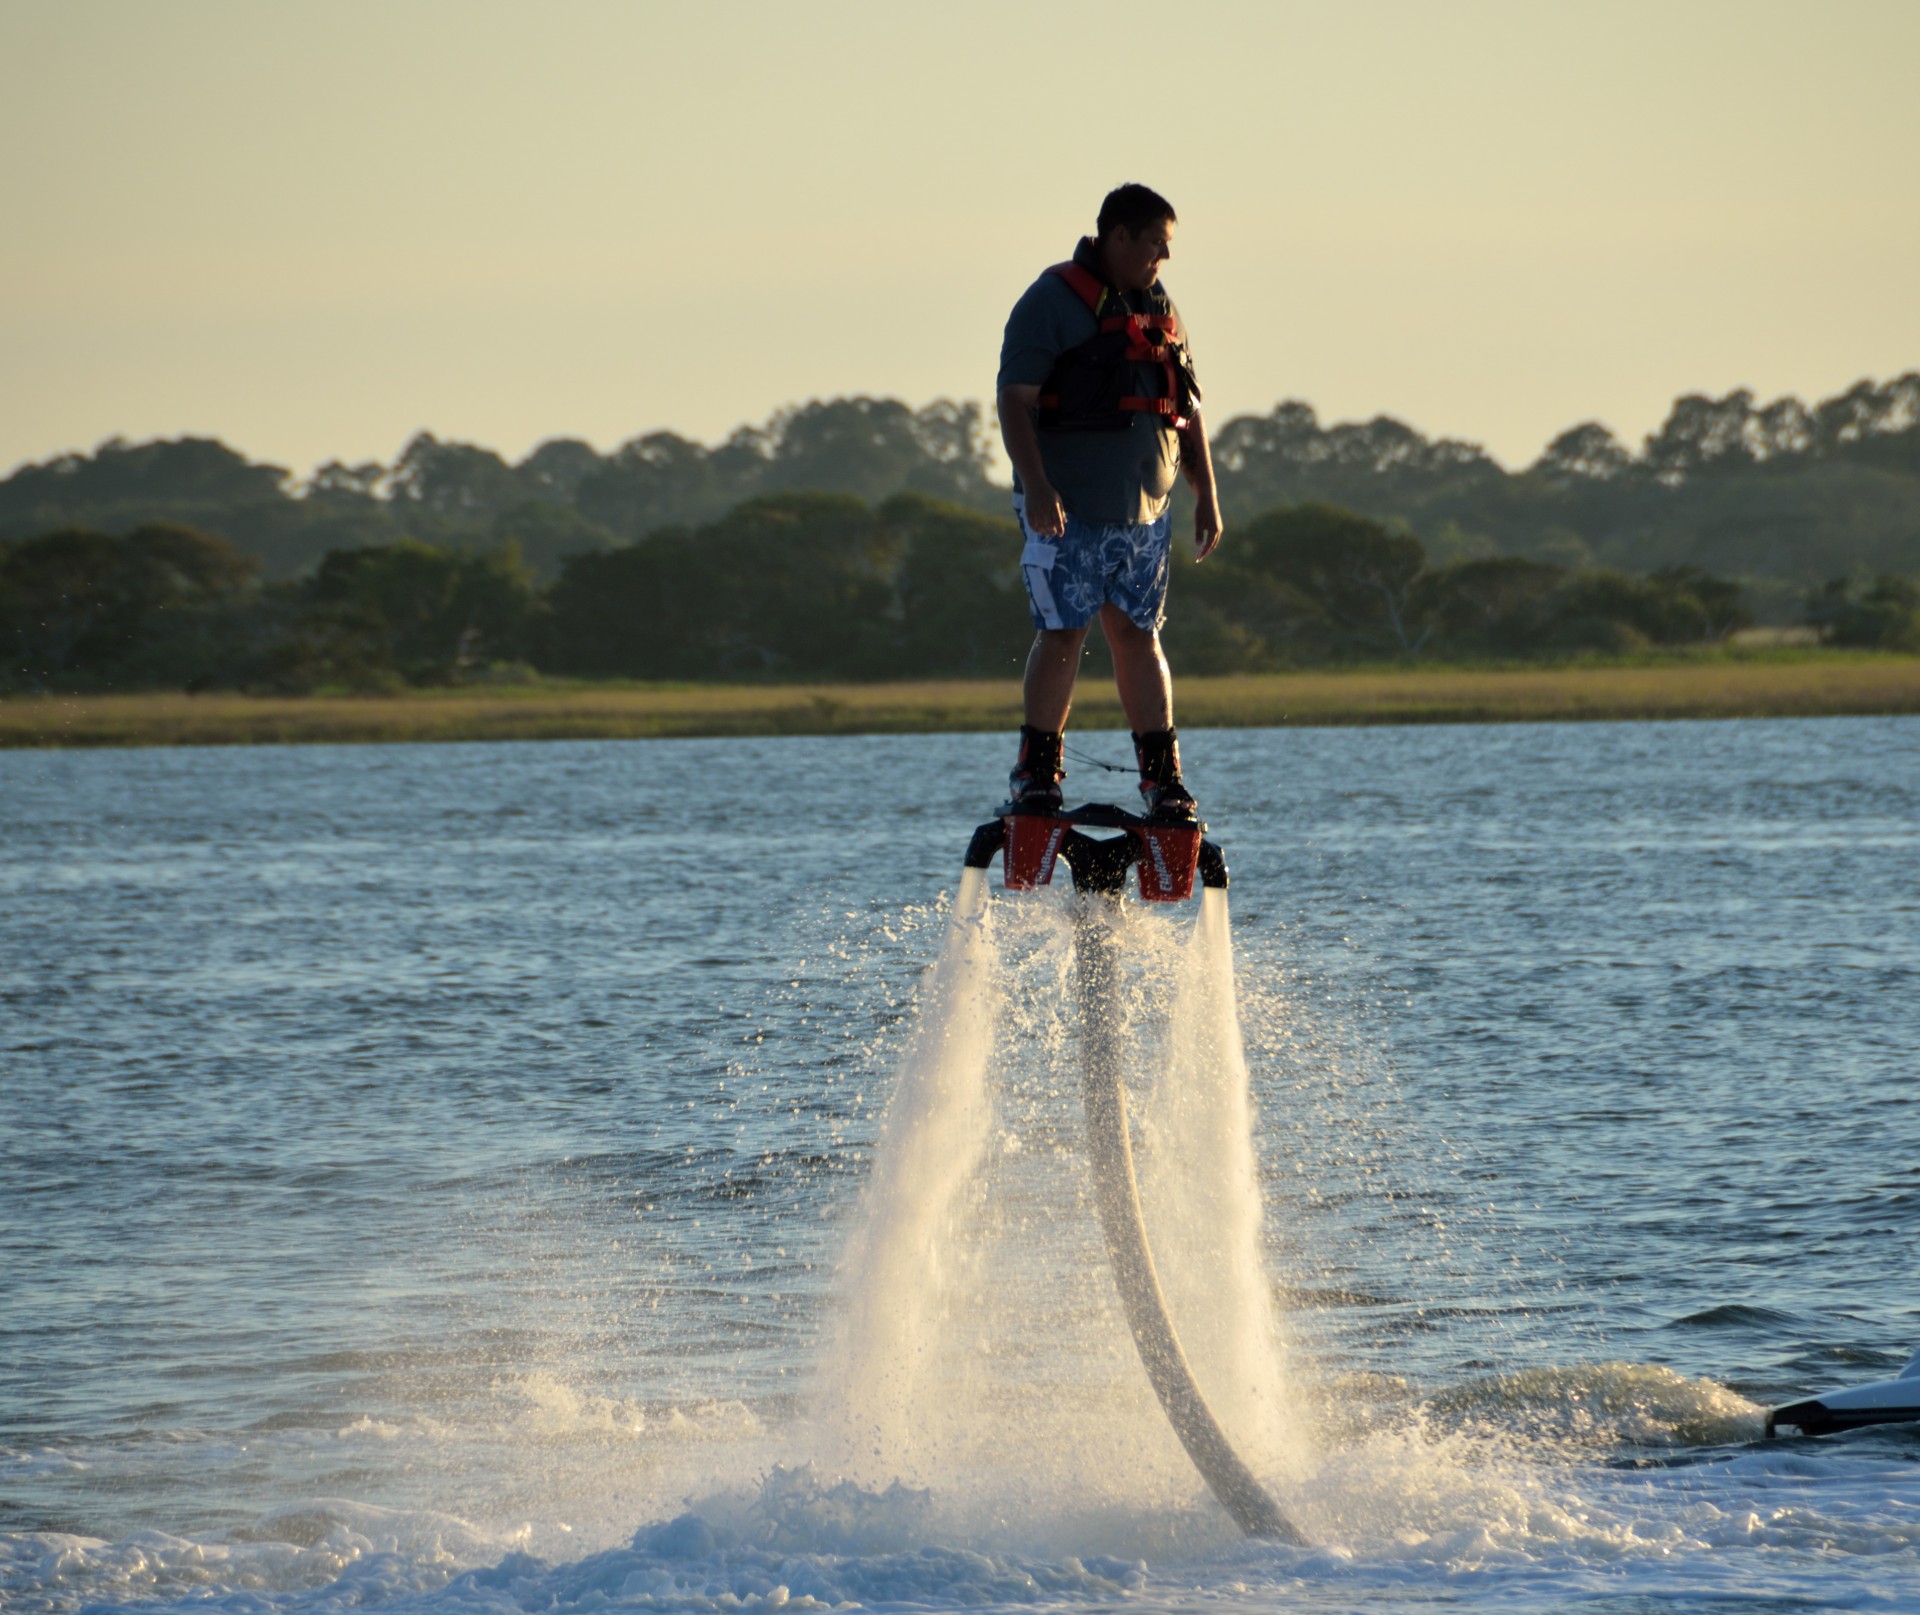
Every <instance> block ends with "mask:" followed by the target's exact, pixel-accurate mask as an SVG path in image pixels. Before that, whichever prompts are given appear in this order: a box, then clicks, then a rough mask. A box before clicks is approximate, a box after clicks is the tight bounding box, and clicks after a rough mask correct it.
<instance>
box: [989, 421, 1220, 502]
mask: <svg viewBox="0 0 1920 1615" xmlns="http://www.w3.org/2000/svg"><path fill="white" fill-rule="evenodd" d="M1039 402H1040V389H1039V388H1038V387H1037V386H1034V387H1025V386H1008V387H1002V388H1001V389H1000V441H1001V442H1002V443H1004V444H1006V446H1007V458H1008V459H1009V460H1011V461H1012V462H1013V469H1014V470H1016V471H1018V472H1019V473H1020V488H1021V491H1022V492H1023V493H1024V494H1025V495H1026V500H1027V526H1029V527H1030V528H1032V529H1033V531H1034V532H1036V533H1045V534H1047V535H1048V536H1049V537H1052V538H1058V537H1059V536H1060V535H1061V534H1062V533H1064V532H1065V531H1066V530H1067V513H1066V511H1065V510H1063V509H1062V508H1061V505H1060V496H1059V494H1057V493H1055V492H1054V491H1053V484H1052V483H1051V482H1049V481H1047V468H1046V464H1045V462H1043V461H1042V460H1041V458H1040V434H1039V433H1038V432H1037V431H1035V430H1034V425H1033V412H1034V410H1035V408H1036V407H1037V406H1038V405H1039ZM1202 452H1203V453H1204V452H1205V448H1204V444H1203V445H1202ZM1207 475H1208V479H1209V480H1211V479H1212V475H1213V473H1212V470H1211V468H1209V470H1208V473H1207Z"/></svg>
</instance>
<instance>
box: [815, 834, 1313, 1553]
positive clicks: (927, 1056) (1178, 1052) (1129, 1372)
mask: <svg viewBox="0 0 1920 1615" xmlns="http://www.w3.org/2000/svg"><path fill="white" fill-rule="evenodd" d="M1076 901H1079V900H1076V899H1066V900H1061V899H1056V898H1051V897H1046V896H1042V897H1037V898H1024V899H1016V900H1013V901H1004V902H999V903H990V902H989V901H988V895H987V891H986V886H985V875H984V872H982V871H978V870H969V871H967V872H966V875H965V879H964V881H963V884H962V887H961V891H960V895H959V898H958V900H957V902H956V905H955V914H954V919H953V924H952V927H951V930H950V933H949V936H948V938H947V943H946V949H945V952H944V954H943V956H942V958H941V960H940V963H939V964H938V966H937V967H936V969H935V971H934V972H933V974H932V976H931V978H930V980H929V983H928V987H927V990H926V994H925V997H924V998H923V1001H922V1005H921V1014H920V1021H919V1025H918V1027H917V1030H916V1032H915V1035H914V1037H913V1040H912V1043H911V1046H910V1048H909V1050H908V1052H907V1055H906V1058H905V1059H904V1061H903V1062H902V1065H901V1067H900V1072H899V1077H898V1084H897V1088H896V1091H895V1096H894V1099H893V1103H892V1106H891V1108H890V1110H889V1112H888V1117H887V1123H886V1127H885V1130H884V1133H883V1135H882V1138H881V1141H880V1146H879V1151H878V1154H877V1156H876V1160H875V1167H874V1174H873V1178H872V1180H871V1182H870V1184H869V1187H868V1190H867V1194H866V1197H865V1201H864V1203H863V1207H862V1216H861V1220H860V1224H859V1228H858V1232H857V1233H856V1236H855V1238H854V1240H853V1241H852V1243H851V1245H850V1247H849V1253H848V1259H847V1262H846V1265H845V1268H844V1270H843V1273H842V1281H841V1291H842V1302H843V1307H842V1317H843V1319H844V1323H845V1327H844V1328H843V1330H842V1332H841V1335H840V1343H839V1350H838V1352H837V1353H836V1357H835V1360H834V1362H833V1363H831V1364H830V1365H829V1368H828V1372H827V1375H826V1385H825V1395H824V1397H823V1401H822V1413H823V1418H822V1422H821V1426H820V1434H821V1437H822V1439H823V1446H824V1451H823V1456H826V1457H828V1459H829V1461H830V1462H833V1463H834V1464H835V1466H836V1467H837V1468H839V1469H840V1470H841V1471H842V1472H844V1473H847V1474H850V1475H852V1476H855V1477H856V1478H859V1479H861V1480H863V1481H864V1482H867V1483H869V1484H886V1483H888V1482H890V1481H892V1480H895V1479H900V1480H904V1481H906V1482H908V1483H909V1484H914V1485H920V1486H926V1487H929V1488H930V1489H932V1490H933V1491H934V1492H935V1494H936V1496H937V1497H938V1498H940V1499H941V1501H942V1502H943V1504H944V1505H945V1506H946V1507H948V1508H952V1509H955V1510H957V1511H958V1512H959V1513H961V1514H963V1515H965V1516H967V1517H969V1518H971V1519H973V1520H974V1521H976V1522H978V1523H980V1524H998V1525H1001V1526H1013V1527H1015V1528H1016V1534H1020V1533H1021V1532H1022V1531H1024V1532H1025V1533H1027V1534H1031V1533H1032V1532H1034V1531H1042V1530H1043V1521H1044V1520H1045V1519H1049V1518H1050V1519H1053V1520H1056V1521H1058V1520H1063V1519H1066V1518H1072V1519H1075V1520H1077V1521H1079V1522H1081V1524H1082V1525H1083V1526H1084V1524H1085V1523H1086V1522H1087V1521H1088V1520H1090V1519H1093V1518H1096V1517H1098V1518H1106V1519H1109V1520H1129V1521H1132V1522H1135V1523H1136V1524H1137V1523H1138V1522H1139V1521H1141V1520H1142V1519H1143V1518H1146V1517H1162V1516H1170V1517H1176V1518H1180V1519H1184V1520H1185V1521H1186V1522H1187V1525H1186V1530H1187V1532H1188V1533H1189V1534H1190V1533H1191V1532H1193V1531H1194V1530H1213V1529H1216V1528H1219V1527H1221V1526H1223V1524H1224V1522H1222V1521H1220V1519H1219V1517H1218V1515H1217V1513H1216V1512H1215V1511H1214V1510H1213V1507H1212V1505H1211V1504H1210V1503H1208V1502H1206V1501H1205V1499H1204V1493H1203V1491H1202V1488H1201V1484H1200V1480H1199V1477H1198V1475H1196V1473H1195V1471H1194V1468H1193V1465H1192V1463H1191V1462H1189V1459H1188V1456H1187V1454H1186V1452H1184V1451H1183V1450H1182V1448H1181V1445H1180V1442H1179V1441H1178V1440H1177V1439H1175V1436H1174V1433H1173V1431H1172V1430H1171V1429H1170V1428H1169V1425H1168V1423H1167V1419H1166V1417H1165V1415H1163V1413H1162V1410H1161V1408H1160V1406H1159V1405H1158V1404H1157V1403H1156V1401H1155V1398H1154V1394H1153V1390H1152V1388H1151V1387H1150V1385H1149V1383H1148V1378H1147V1375H1146V1374H1145V1373H1143V1372H1142V1363H1141V1358H1140V1356H1139V1354H1138V1353H1137V1352H1136V1349H1135V1345H1134V1340H1133V1338H1132V1337H1130V1334H1129V1327H1128V1321H1127V1317H1126V1315H1125V1313H1124V1311H1123V1309H1122V1307H1121V1305H1120V1300H1119V1296H1118V1295H1117V1294H1116V1290H1115V1281H1114V1274H1113V1272H1112V1271H1110V1270H1109V1265H1108V1255H1107V1252H1106V1250H1105V1248H1104V1247H1103V1244H1102V1238H1101V1226H1100V1222H1099V1220H1098V1218H1097V1216H1096V1213H1095V1197H1094V1195H1093V1193H1092V1188H1091V1183H1090V1174H1089V1161H1088V1158H1087V1136H1088V1135H1087V1122H1086V1117H1085V1116H1084V1115H1083V1113H1082V1110H1081V1096H1082V1080H1081V1079H1082V1057H1083V1054H1084V1052H1085V1045H1084V1043H1083V1039H1084V1036H1085V1034H1086V1032H1087V1030H1088V1029H1087V1028H1086V1027H1084V1026H1079V1027H1076V1025H1075V1022H1076V1019H1077V1014H1076V1009H1075V1004H1074V994H1073V992H1072V990H1071V986H1070V979H1071V975H1072V970H1071V966H1072V961H1073V957H1074V946H1075V941H1074V930H1073V927H1074V920H1073V914H1074V912H1075V910H1074V907H1073V904H1074V903H1075V902H1076ZM1101 923H1106V922H1105V921H1103V922H1101ZM1112 923H1113V924H1115V925H1116V926H1117V927H1118V931H1119V933H1120V934H1119V935H1118V936H1116V938H1115V942H1116V947H1115V948H1114V950H1113V952H1112V957H1113V958H1114V959H1115V960H1117V961H1119V962H1120V968H1119V969H1118V970H1116V971H1115V972H1114V973H1113V978H1112V980H1111V982H1110V984H1108V985H1106V986H1104V987H1103V991H1104V992H1106V993H1108V994H1109V997H1108V999H1107V1000H1106V1001H1107V1003H1108V1006H1109V1009H1110V1011H1111V1013H1110V1014H1109V1015H1107V1016H1106V1017H1105V1018H1104V1022H1103V1025H1102V1027H1101V1028H1100V1035H1101V1038H1102V1040H1103V1044H1102V1046H1103V1047H1104V1048H1106V1049H1107V1050H1109V1051H1110V1052H1113V1053H1115V1054H1117V1055H1118V1056H1119V1058H1118V1059H1117V1061H1116V1064H1117V1065H1118V1066H1119V1067H1120V1068H1121V1069H1123V1071H1124V1073H1125V1075H1126V1076H1127V1077H1128V1078H1129V1079H1130V1080H1132V1081H1133V1082H1134V1084H1135V1086H1136V1089H1137V1091H1136V1094H1135V1098H1134V1101H1133V1103H1134V1105H1135V1106H1136V1107H1138V1111H1139V1129H1138V1137H1139V1145H1140V1149H1141V1153H1142V1157H1143V1166H1145V1167H1146V1168H1147V1170H1146V1171H1145V1173H1144V1174H1143V1184H1142V1187H1143V1191H1144V1197H1145V1199H1146V1202H1147V1210H1148V1215H1149V1218H1150V1224H1151V1228H1152V1232H1153V1240H1154V1251H1155V1255H1156V1256H1157V1257H1158V1262H1157V1265H1158V1269H1159V1275H1160V1278H1161V1280H1162V1288H1163V1290H1164V1292H1165V1293H1166V1295H1167V1298H1168V1301H1169V1303H1170V1311H1171V1314H1172V1319H1173V1323H1174V1327H1175V1329H1176V1330H1177V1331H1178V1333H1179V1335H1180V1337H1181V1340H1182V1342H1183V1343H1184V1345H1185V1347H1186V1351H1187V1357H1188V1360H1189V1361H1190V1362H1191V1363H1192V1364H1193V1366H1194V1369H1195V1377H1196V1379H1197V1381H1198V1384H1199V1389H1200V1392H1201V1394H1202V1395H1203V1396H1204V1397H1205V1398H1207V1399H1208V1400H1209V1401H1210V1402H1212V1403H1213V1405H1214V1407H1215V1409H1216V1410H1217V1412H1218V1414H1219V1416H1220V1423H1221V1424H1222V1426H1223V1427H1224V1430H1225V1433H1226V1434H1227V1436H1228V1438H1229V1439H1230V1440H1231V1441H1232V1442H1233V1443H1234V1444H1236V1445H1237V1446H1239V1447H1240V1449H1241V1451H1242V1452H1243V1453H1244V1454H1245V1456H1246V1457H1247V1458H1248V1459H1249V1460H1250V1462H1251V1464H1252V1467H1253V1468H1254V1469H1255V1471H1256V1473H1258V1474H1259V1475H1260V1476H1261V1477H1262V1478H1266V1479H1270V1478H1272V1477H1275V1476H1277V1475H1281V1474H1283V1473H1290V1472H1292V1470H1293V1468H1294V1466H1293V1465H1292V1464H1291V1463H1290V1462H1289V1460H1288V1454H1289V1450H1290V1448H1291V1446H1292V1444H1293V1442H1294V1440H1295V1439H1296V1435H1295V1432H1294V1431H1293V1430H1292V1429H1291V1426H1290V1423H1289V1421H1288V1420H1287V1418H1286V1417H1285V1399H1284V1397H1283V1395H1282V1388H1283V1372H1284V1370H1283V1361H1282V1358H1281V1355H1280V1349H1279V1347H1280V1342H1279V1334H1278V1329H1277V1324H1276V1319H1275V1316H1274V1309H1273V1305H1272V1299H1271V1290H1270V1287H1269V1285H1268V1283H1267V1279H1266V1276H1265V1274H1264V1271H1263V1270H1262V1265H1261V1261H1260V1203H1259V1196H1258V1189H1257V1183H1256V1178H1255V1172H1254V1164H1253V1150H1252V1142H1251V1137H1250V1129H1251V1107H1250V1101H1249V1096H1248V1084H1247V1070H1246V1063H1245V1059H1244V1056H1243V1054H1242V1051H1241V1043H1240V1033H1239V1025H1238V1019H1237V1014H1236V1011H1235V1007H1234V994H1233V977H1232V971H1233V964H1232V950H1231V945H1230V941H1229V937H1228V931H1227V910H1226V901H1225V894H1224V893H1220V892H1209V893H1207V895H1206V899H1205V901H1204V902H1203V904H1202V907H1201V915H1200V919H1199V922H1198V924H1197V925H1194V926H1192V927H1188V926H1184V925H1181V924H1179V923H1178V922H1177V921H1172V922H1171V923H1170V919H1169V917H1163V916H1160V915H1147V914H1140V913H1136V912H1134V911H1132V910H1131V909H1128V910H1121V911H1115V913H1114V914H1113V915H1112ZM1076 1033H1077V1034H1079V1035H1076ZM1142 1349H1145V1345H1144V1343H1143V1346H1142ZM1254 1490H1255V1491H1256V1492H1257V1490H1258V1488H1257V1487H1255V1488H1254ZM1202 1522H1211V1524H1203V1523H1202ZM1043 1534H1044V1533H1043Z"/></svg>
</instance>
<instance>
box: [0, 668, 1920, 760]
mask: <svg viewBox="0 0 1920 1615" xmlns="http://www.w3.org/2000/svg"><path fill="white" fill-rule="evenodd" d="M1175 695H1176V699H1177V701H1178V705H1179V716H1180V725H1181V727H1182V728H1183V729H1207V728H1276V727H1291V726H1298V727H1310V726H1311V727H1320V726H1359V725H1371V724H1408V723H1539V722H1558V721H1566V720H1589V721H1598V720H1623V719H1675V718H1741V717H1753V718H1760V717H1766V718H1782V717H1839V716H1853V717H1860V716H1880V715H1887V714H1902V713H1920V656H1895V655H1887V654H1878V653H1851V654H1850V653H1833V652H1827V653H1812V654H1804V655H1796V656H1778V655H1775V656H1767V657H1761V658H1754V659H1747V658H1736V657H1720V658H1716V659H1713V660H1696V661H1684V662H1665V663H1651V664H1581V665H1573V666H1541V667H1483V668H1475V667H1438V668H1425V669H1420V668H1414V669H1406V668H1394V669H1355V670H1341V671H1313V672H1297V673H1258V674H1232V675H1223V676H1213V677H1199V676H1191V677H1185V678H1179V679H1177V680H1176V684H1175ZM1019 721H1020V687H1019V684H1018V682H1017V681H1016V680H1013V679H992V680H960V679H955V680H936V681H927V682H918V683H898V684H830V683H805V684H783V685H737V684H735V685H718V684H699V685H690V684H675V685H634V684H574V683H564V682H560V681H554V682H541V683H538V684H522V685H511V686H499V687H486V686H478V687H476V686H467V687H463V688H456V689H440V690H415V691H409V692H406V693H403V694H399V695H311V696H258V695H234V694H223V693H215V694H201V695H185V694H181V693H178V692H168V691H155V692H143V693H140V694H130V695H111V694H108V695H98V694H90V695H25V696H22V695H16V696H7V697H0V747H6V748H15V749H20V748H41V749H65V748H76V747H97V746H200V745H289V744H308V745H341V744H381V743H387V744H392V743H402V742H416V741H496V740H589V739H592V740H609V739H672V738H679V739H690V738H695V737H726V736H749V735H751V736H761V735H837V734H925V733H940V732H953V731H966V730H999V729H1012V728H1015V727H1016V726H1017V725H1018V724H1019ZM1074 724H1075V727H1076V728H1081V729H1095V728H1115V727H1124V724H1123V721H1122V717H1121V713H1120V707H1119V703H1118V700H1117V698H1116V697H1115V695H1114V691H1113V688H1112V686H1111V684H1107V685H1105V686H1104V687H1102V686H1101V685H1100V684H1098V683H1097V682H1096V681H1095V680H1093V679H1092V678H1091V677H1089V678H1088V679H1087V680H1086V681H1085V682H1084V683H1083V685H1082V693H1081V695H1080V697H1079V699H1078V700H1077V701H1076V702H1075V705H1074Z"/></svg>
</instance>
